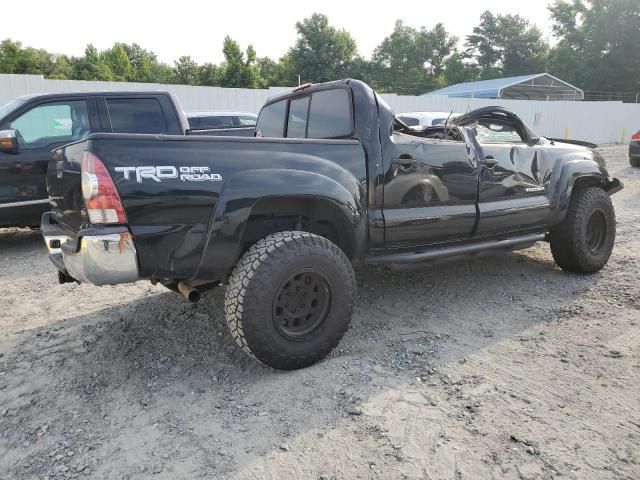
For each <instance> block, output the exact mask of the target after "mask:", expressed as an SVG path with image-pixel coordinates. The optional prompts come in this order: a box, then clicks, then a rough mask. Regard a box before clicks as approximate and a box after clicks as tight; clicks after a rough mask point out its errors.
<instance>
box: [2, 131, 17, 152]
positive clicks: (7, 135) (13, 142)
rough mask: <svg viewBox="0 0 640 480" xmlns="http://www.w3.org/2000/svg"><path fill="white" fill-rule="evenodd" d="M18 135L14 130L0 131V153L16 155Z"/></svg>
mask: <svg viewBox="0 0 640 480" xmlns="http://www.w3.org/2000/svg"><path fill="white" fill-rule="evenodd" d="M18 151H19V148H18V135H17V133H16V131H15V130H0V152H4V153H18Z"/></svg>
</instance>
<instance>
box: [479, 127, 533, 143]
mask: <svg viewBox="0 0 640 480" xmlns="http://www.w3.org/2000/svg"><path fill="white" fill-rule="evenodd" d="M475 132H476V137H477V138H478V141H479V142H480V143H522V142H523V139H522V137H521V136H520V134H519V133H518V131H517V130H516V128H515V127H514V126H512V125H506V124H494V123H487V122H481V123H478V124H477V125H476V127H475Z"/></svg>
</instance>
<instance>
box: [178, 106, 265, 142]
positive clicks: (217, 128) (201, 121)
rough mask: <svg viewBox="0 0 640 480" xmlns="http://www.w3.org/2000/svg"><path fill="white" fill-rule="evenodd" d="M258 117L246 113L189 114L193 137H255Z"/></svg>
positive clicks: (188, 118)
mask: <svg viewBox="0 0 640 480" xmlns="http://www.w3.org/2000/svg"><path fill="white" fill-rule="evenodd" d="M257 119H258V116H257V115H256V114H254V113H246V112H194V113H187V120H189V126H190V127H191V134H192V135H224V136H235V137H253V135H254V132H255V128H256V120H257Z"/></svg>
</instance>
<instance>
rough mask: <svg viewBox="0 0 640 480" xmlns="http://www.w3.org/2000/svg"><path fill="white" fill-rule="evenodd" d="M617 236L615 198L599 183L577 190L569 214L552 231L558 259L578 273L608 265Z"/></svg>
mask: <svg viewBox="0 0 640 480" xmlns="http://www.w3.org/2000/svg"><path fill="white" fill-rule="evenodd" d="M615 238H616V217H615V212H614V211H613V205H612V204H611V198H610V197H609V195H608V194H607V192H605V191H604V190H603V189H601V188H598V187H589V188H584V189H580V190H578V191H575V192H574V193H573V195H572V196H571V202H570V204H569V210H568V211H567V215H566V217H565V218H564V220H563V221H562V222H561V223H559V224H558V225H555V226H554V227H553V228H552V229H551V232H550V235H549V240H550V243H551V253H552V254H553V258H554V260H555V261H556V263H557V264H558V265H559V266H560V267H561V268H562V269H563V270H567V271H570V272H576V273H593V272H597V271H598V270H600V269H601V268H602V267H604V265H605V264H606V263H607V261H608V260H609V257H610V256H611V251H612V250H613V244H614V241H615Z"/></svg>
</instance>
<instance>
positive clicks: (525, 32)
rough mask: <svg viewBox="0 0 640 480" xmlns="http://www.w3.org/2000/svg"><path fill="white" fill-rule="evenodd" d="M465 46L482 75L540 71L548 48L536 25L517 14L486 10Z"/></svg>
mask: <svg viewBox="0 0 640 480" xmlns="http://www.w3.org/2000/svg"><path fill="white" fill-rule="evenodd" d="M465 46H466V55H467V56H468V57H470V58H472V59H473V60H474V62H475V64H476V66H477V67H478V70H479V74H480V77H481V78H496V77H502V76H513V75H525V74H529V73H540V72H542V71H544V67H545V62H546V57H547V53H548V48H549V47H548V45H547V43H546V42H545V41H544V39H543V38H542V32H541V31H540V30H539V29H538V27H536V26H535V25H531V24H530V23H529V22H528V21H527V20H526V19H524V18H523V17H521V16H520V15H511V14H508V15H501V14H496V15H494V14H493V13H491V12H490V11H488V10H487V11H485V12H484V13H482V15H481V16H480V24H479V25H477V26H476V27H474V28H473V34H471V35H469V36H467V41H466V43H465Z"/></svg>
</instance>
